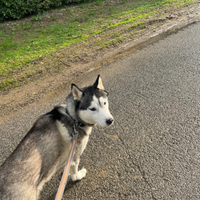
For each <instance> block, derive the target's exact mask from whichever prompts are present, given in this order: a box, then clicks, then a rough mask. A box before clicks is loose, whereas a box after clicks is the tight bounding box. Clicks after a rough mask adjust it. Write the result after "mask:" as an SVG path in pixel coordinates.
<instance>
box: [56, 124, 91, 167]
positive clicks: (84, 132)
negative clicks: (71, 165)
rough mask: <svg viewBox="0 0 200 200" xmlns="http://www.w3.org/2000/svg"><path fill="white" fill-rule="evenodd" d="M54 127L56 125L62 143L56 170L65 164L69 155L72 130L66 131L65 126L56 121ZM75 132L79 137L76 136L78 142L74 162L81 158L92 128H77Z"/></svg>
mask: <svg viewBox="0 0 200 200" xmlns="http://www.w3.org/2000/svg"><path fill="white" fill-rule="evenodd" d="M56 125H57V127H58V130H59V132H60V135H61V137H62V143H63V151H62V154H61V156H60V158H59V162H58V167H57V168H60V167H62V166H63V165H64V164H65V162H66V159H67V157H68V155H69V151H70V149H71V145H72V136H71V135H72V133H71V132H70V131H72V130H69V129H67V127H65V125H64V124H63V123H61V122H59V121H57V123H56ZM77 131H78V134H79V135H78V140H77V146H76V149H75V155H74V160H75V159H78V158H79V157H80V156H81V154H82V153H83V151H84V149H85V148H86V145H87V143H88V139H89V135H90V133H91V131H92V128H91V127H81V128H80V127H78V128H77Z"/></svg>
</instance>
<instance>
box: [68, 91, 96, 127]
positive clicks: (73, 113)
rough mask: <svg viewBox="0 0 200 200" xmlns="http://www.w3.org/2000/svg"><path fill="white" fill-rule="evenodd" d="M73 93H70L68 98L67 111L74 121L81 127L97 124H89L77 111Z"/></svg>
mask: <svg viewBox="0 0 200 200" xmlns="http://www.w3.org/2000/svg"><path fill="white" fill-rule="evenodd" d="M72 98H73V97H72V95H69V96H68V97H67V99H66V113H67V114H68V115H69V116H70V117H71V118H72V120H73V121H74V122H76V123H77V124H78V126H79V127H86V126H87V127H93V126H94V125H95V124H89V123H87V122H84V121H83V120H82V119H81V118H80V117H79V116H78V115H77V113H76V111H75V104H74V100H72Z"/></svg>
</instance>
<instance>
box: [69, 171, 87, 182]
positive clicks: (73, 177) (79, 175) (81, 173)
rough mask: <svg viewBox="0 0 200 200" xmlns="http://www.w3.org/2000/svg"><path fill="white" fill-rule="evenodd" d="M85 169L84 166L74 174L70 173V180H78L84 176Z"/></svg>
mask: <svg viewBox="0 0 200 200" xmlns="http://www.w3.org/2000/svg"><path fill="white" fill-rule="evenodd" d="M86 173H87V170H86V169H85V168H83V169H81V170H79V171H78V172H77V173H76V174H73V175H71V178H72V181H79V180H81V179H82V178H84V177H85V176H86Z"/></svg>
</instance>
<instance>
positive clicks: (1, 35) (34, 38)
mask: <svg viewBox="0 0 200 200" xmlns="http://www.w3.org/2000/svg"><path fill="white" fill-rule="evenodd" d="M194 1H195V0H148V1H147V0H135V1H131V0H118V1H114V2H112V1H102V0H97V1H93V2H90V3H82V4H78V5H68V6H64V7H62V8H60V9H56V10H51V11H49V12H47V13H43V14H41V15H37V16H32V17H29V18H26V19H23V20H19V21H10V22H5V23H1V24H0V90H8V89H10V88H13V87H17V86H19V85H22V84H24V83H25V82H27V81H32V80H34V79H35V78H37V77H38V76H45V75H46V74H47V73H55V72H58V71H60V70H62V68H63V67H68V66H69V62H74V61H76V60H77V59H80V57H81V55H80V54H81V53H80V52H83V51H84V53H85V54H87V55H89V53H88V51H87V49H89V48H92V49H93V50H95V51H97V50H99V49H104V48H106V47H109V46H110V45H115V44H117V43H120V42H123V41H124V39H126V38H127V37H131V35H133V34H136V33H137V32H138V31H139V30H140V29H144V28H145V26H144V25H143V24H144V22H145V20H148V18H150V17H151V18H153V17H155V16H160V17H161V16H162V15H163V9H171V8H174V7H179V6H183V5H185V4H188V3H190V2H194ZM138 27H139V28H138ZM125 32H126V34H124V33H125ZM77 48H80V49H82V51H76V49H77ZM80 49H79V50H80ZM52 57H53V61H52ZM83 57H85V56H83ZM51 61H52V62H51Z"/></svg>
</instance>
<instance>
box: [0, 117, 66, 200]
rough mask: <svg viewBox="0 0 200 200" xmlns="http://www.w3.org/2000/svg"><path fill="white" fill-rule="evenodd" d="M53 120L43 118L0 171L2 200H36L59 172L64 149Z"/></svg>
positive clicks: (0, 197)
mask: <svg viewBox="0 0 200 200" xmlns="http://www.w3.org/2000/svg"><path fill="white" fill-rule="evenodd" d="M52 116H53V115H52V114H51V113H48V114H45V115H43V116H41V117H40V118H39V119H38V120H37V121H36V123H35V124H34V125H33V127H32V129H31V130H30V131H29V132H28V133H27V135H26V136H25V137H24V139H23V140H22V141H21V143H20V144H19V145H18V147H17V148H16V149H15V151H14V152H13V153H12V154H11V155H10V156H9V158H8V159H7V160H6V161H5V162H4V163H3V165H2V166H1V167H0V199H1V200H10V199H15V200H23V199H24V200H27V199H29V200H36V199H37V196H38V194H39V190H41V189H42V187H43V185H44V183H45V182H46V181H48V180H49V179H50V178H51V176H52V175H53V174H54V173H55V171H56V170H57V167H58V166H57V165H58V162H57V159H58V158H59V157H60V155H61V152H63V148H64V146H65V145H64V144H63V139H62V138H61V137H62V136H61V135H60V132H59V130H58V126H57V122H56V119H54V117H55V116H53V117H52Z"/></svg>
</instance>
